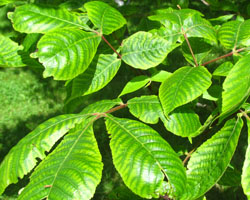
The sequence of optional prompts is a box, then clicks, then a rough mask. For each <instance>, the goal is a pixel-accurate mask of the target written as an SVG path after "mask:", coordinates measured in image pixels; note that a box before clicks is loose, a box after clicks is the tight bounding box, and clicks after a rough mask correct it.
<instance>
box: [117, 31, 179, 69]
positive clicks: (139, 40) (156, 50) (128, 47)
mask: <svg viewBox="0 0 250 200" xmlns="http://www.w3.org/2000/svg"><path fill="white" fill-rule="evenodd" d="M177 46H179V44H173V43H170V42H168V41H167V40H165V39H163V38H161V37H159V36H154V35H152V34H151V33H148V32H142V31H139V32H137V33H135V34H133V35H131V36H130V37H129V38H127V39H126V40H124V41H123V45H122V48H121V52H122V60H123V61H124V62H125V63H127V64H128V65H130V66H132V67H134V68H139V69H149V68H151V67H155V66H157V65H159V64H160V63H161V62H162V61H163V60H164V59H165V58H166V56H167V55H168V53H169V52H171V51H172V50H173V49H174V48H176V47H177Z"/></svg>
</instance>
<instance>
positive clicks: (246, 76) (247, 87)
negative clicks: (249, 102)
mask: <svg viewBox="0 0 250 200" xmlns="http://www.w3.org/2000/svg"><path fill="white" fill-rule="evenodd" d="M249 63H250V55H247V56H244V57H243V58H242V59H240V60H239V61H238V62H237V63H236V64H235V65H234V67H233V68H232V70H230V72H229V74H228V75H227V77H226V79H225V81H224V83H223V89H224V91H223V93H222V114H221V115H222V116H226V115H228V114H230V113H232V112H235V111H236V110H237V109H239V108H240V106H241V105H242V104H243V103H244V101H245V100H246V99H247V98H248V96H249V95H250V67H249ZM222 118H223V117H222Z"/></svg>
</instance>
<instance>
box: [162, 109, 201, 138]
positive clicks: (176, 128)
mask: <svg viewBox="0 0 250 200" xmlns="http://www.w3.org/2000/svg"><path fill="white" fill-rule="evenodd" d="M161 119H162V121H163V122H164V125H165V127H166V129H167V130H168V131H170V132H171V133H173V134H175V135H178V136H181V137H195V136H197V135H198V134H199V132H198V130H199V129H200V128H201V123H200V119H199V116H198V115H197V114H196V113H195V112H194V111H193V110H192V109H191V108H188V107H186V106H182V107H179V108H176V109H175V110H174V111H173V112H172V113H171V114H170V115H169V119H168V120H165V119H164V118H162V117H161Z"/></svg>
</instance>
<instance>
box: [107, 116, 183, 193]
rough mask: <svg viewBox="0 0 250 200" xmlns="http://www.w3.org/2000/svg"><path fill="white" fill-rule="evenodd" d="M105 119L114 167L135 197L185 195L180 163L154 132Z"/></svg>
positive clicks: (148, 128)
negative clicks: (109, 136)
mask: <svg viewBox="0 0 250 200" xmlns="http://www.w3.org/2000/svg"><path fill="white" fill-rule="evenodd" d="M106 119H107V120H106V126H107V130H108V133H109V134H111V142H110V147H111V152H112V156H113V162H114V165H115V167H116V169H117V171H118V172H119V173H120V175H121V177H122V179H123V181H124V183H125V184H126V185H127V186H128V187H129V188H130V189H131V190H132V191H133V192H134V193H136V194H137V195H140V196H141V197H144V198H152V197H156V198H157V197H159V195H162V194H164V193H166V192H168V193H169V194H171V195H173V196H175V197H177V196H179V195H180V194H181V193H183V191H185V185H186V174H185V169H184V167H183V165H182V162H181V160H180V159H179V157H178V155H177V154H176V153H175V152H174V150H173V149H172V148H171V146H170V145H169V144H168V143H167V142H166V141H165V140H164V139H162V137H161V136H160V135H159V134H158V133H157V132H156V131H154V130H153V129H152V128H150V127H149V126H146V125H145V124H143V123H140V122H137V121H133V120H129V119H119V118H115V117H112V116H110V115H109V116H108V117H107V118H106ZM164 177H166V178H167V179H168V181H169V184H170V185H169V186H167V185H166V182H165V181H164ZM166 186H167V187H169V188H168V190H169V191H167V188H165V187H166Z"/></svg>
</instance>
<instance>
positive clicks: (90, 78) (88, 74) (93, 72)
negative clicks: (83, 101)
mask: <svg viewBox="0 0 250 200" xmlns="http://www.w3.org/2000/svg"><path fill="white" fill-rule="evenodd" d="M120 65H121V60H120V59H117V56H116V55H104V54H101V55H100V56H99V57H98V61H97V62H93V64H91V65H90V66H89V67H88V69H87V70H86V71H85V72H84V73H83V74H81V75H79V76H78V77H76V78H75V79H74V80H73V85H72V94H71V98H75V97H78V96H84V95H87V94H91V93H93V92H96V91H98V90H100V89H102V88H103V87H104V86H106V85H107V84H108V83H109V82H110V81H111V80H112V79H113V78H114V76H115V75H116V73H117V72H118V70H119V68H120Z"/></svg>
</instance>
